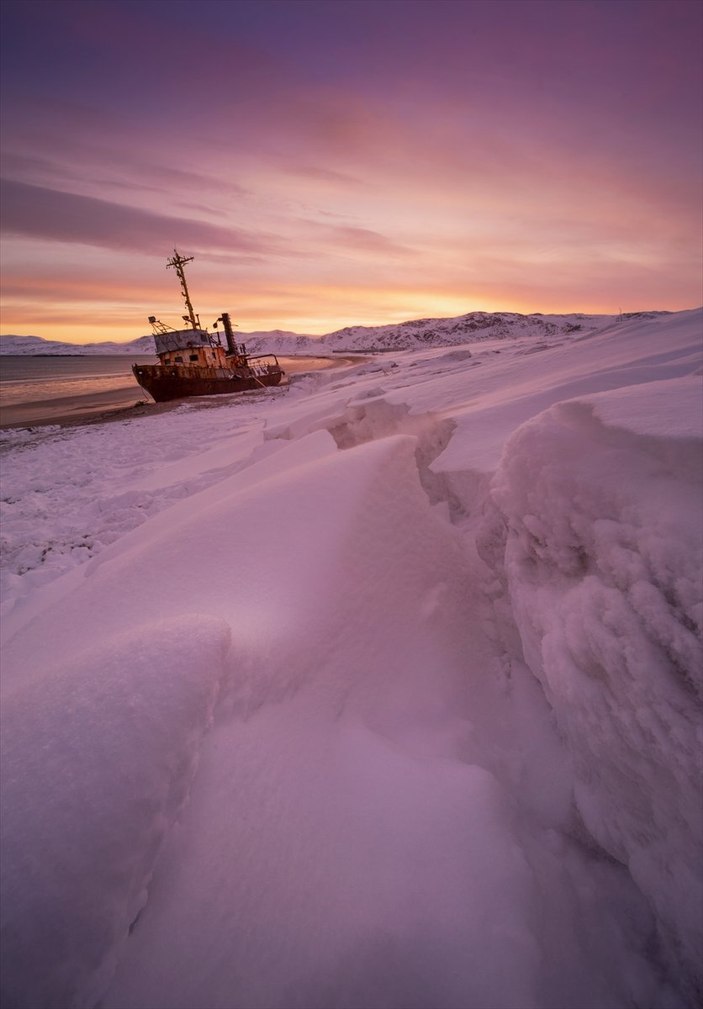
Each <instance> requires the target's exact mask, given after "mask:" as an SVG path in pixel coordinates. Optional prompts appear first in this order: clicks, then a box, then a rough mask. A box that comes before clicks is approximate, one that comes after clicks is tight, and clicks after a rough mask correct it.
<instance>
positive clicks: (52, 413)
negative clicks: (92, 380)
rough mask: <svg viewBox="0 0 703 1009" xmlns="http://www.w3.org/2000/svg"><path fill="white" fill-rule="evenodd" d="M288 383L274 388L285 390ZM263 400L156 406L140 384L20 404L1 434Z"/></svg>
mask: <svg viewBox="0 0 703 1009" xmlns="http://www.w3.org/2000/svg"><path fill="white" fill-rule="evenodd" d="M366 359H367V358H366V357H365V356H363V355H345V356H344V357H339V358H319V357H316V356H313V355H302V354H301V355H300V358H299V360H301V361H305V360H315V361H328V362H329V364H327V365H324V366H323V367H322V368H319V367H318V368H310V369H309V371H306V370H305V369H304V368H301V369H300V370H296V371H294V372H292V374H295V375H303V374H307V373H309V372H313V371H320V370H327V369H331V368H338V367H341V366H343V365H348V366H350V367H352V366H353V365H355V364H360V363H361V362H363V361H365V360H366ZM288 385H289V383H288V381H286V382H285V383H284V384H283V385H281V386H276V387H274V388H280V389H285V388H287V387H288ZM248 395H255V396H260V395H261V391H259V390H254V391H253V392H251V393H246V392H234V393H229V394H226V395H220V396H184V397H182V398H181V399H173V400H169V401H168V402H166V403H156V402H154V400H152V399H150V398H148V393H147V392H146V391H145V390H144V389H142V387H141V386H140V385H137V384H136V383H135V384H134V386H133V387H132V386H127V387H125V388H123V389H114V390H110V391H107V392H96V393H92V394H89V395H86V396H81V397H77V398H73V397H71V398H67V399H54V400H51V399H49V400H35V401H33V402H29V403H18V404H16V405H13V406H8V407H3V408H1V409H0V431H11V430H17V429H18V428H36V427H62V428H63V427H77V426H79V425H88V424H109V423H112V422H114V421H119V420H131V419H132V418H135V417H150V416H153V415H154V414H160V413H166V412H168V411H169V410H173V409H175V408H176V407H178V406H181V405H182V404H183V403H193V404H195V403H196V402H197V404H198V406H199V408H200V409H208V408H210V407H214V406H223V405H224V403H225V402H229V401H230V400H232V399H241V397H242V396H248Z"/></svg>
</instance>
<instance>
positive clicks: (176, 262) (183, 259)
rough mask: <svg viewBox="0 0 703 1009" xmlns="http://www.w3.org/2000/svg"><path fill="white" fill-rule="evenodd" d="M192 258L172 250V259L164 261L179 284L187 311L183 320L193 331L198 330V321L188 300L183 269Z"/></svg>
mask: <svg viewBox="0 0 703 1009" xmlns="http://www.w3.org/2000/svg"><path fill="white" fill-rule="evenodd" d="M192 258H193V257H192V256H182V255H181V254H180V252H179V251H178V249H174V250H173V257H172V258H171V259H167V260H166V269H168V268H169V266H173V267H174V268H175V270H176V273H177V275H178V279H179V280H180V282H181V291H182V292H183V300H184V301H185V303H186V308H187V309H188V315H187V316H186V315H184V316H183V318H184V320H187V321H190V324H191V326H192V327H193V329H200V320H199V319H198V318H197V316H196V314H195V311H194V310H193V305H192V303H191V300H190V295H189V294H188V285H187V284H186V275H185V271H184V270H183V267H184V266H185V264H186V263H190V261H191V260H192Z"/></svg>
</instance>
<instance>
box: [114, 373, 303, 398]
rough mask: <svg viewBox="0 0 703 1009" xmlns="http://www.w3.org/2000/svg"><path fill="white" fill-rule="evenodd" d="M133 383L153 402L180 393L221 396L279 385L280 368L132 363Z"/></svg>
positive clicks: (177, 395)
mask: <svg viewBox="0 0 703 1009" xmlns="http://www.w3.org/2000/svg"><path fill="white" fill-rule="evenodd" d="M132 371H133V373H134V377H135V378H136V380H137V382H139V384H140V385H141V387H142V388H143V389H145V390H146V391H147V392H148V393H149V395H150V396H151V397H152V398H153V399H154V400H156V402H157V403H165V402H167V401H168V400H171V399H181V398H182V397H184V396H222V395H226V394H228V393H233V392H248V391H250V390H252V389H261V388H262V387H268V386H274V385H279V384H280V381H281V378H282V377H283V371H282V370H280V369H279V370H277V371H274V370H271V371H262V372H261V373H260V374H258V375H257V374H250V375H247V374H237V372H236V371H229V370H227V369H225V368H198V367H193V366H190V367H189V366H188V365H176V366H170V365H161V364H135V365H132Z"/></svg>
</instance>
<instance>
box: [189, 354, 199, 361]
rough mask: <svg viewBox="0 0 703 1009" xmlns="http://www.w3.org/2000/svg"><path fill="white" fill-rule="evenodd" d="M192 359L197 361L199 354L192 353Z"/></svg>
mask: <svg viewBox="0 0 703 1009" xmlns="http://www.w3.org/2000/svg"><path fill="white" fill-rule="evenodd" d="M190 360H191V361H197V360H198V355H197V354H191V355H190Z"/></svg>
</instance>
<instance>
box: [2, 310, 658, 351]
mask: <svg viewBox="0 0 703 1009" xmlns="http://www.w3.org/2000/svg"><path fill="white" fill-rule="evenodd" d="M664 314H667V313H663V312H636V313H630V314H629V315H625V316H621V317H618V316H610V315H584V314H582V313H572V314H570V315H542V314H540V313H536V314H534V315H520V314H519V313H517V312H469V313H468V315H461V316H459V317H457V318H453V319H414V320H412V321H410V322H400V323H397V324H393V325H387V326H348V327H346V328H345V329H338V330H335V332H333V333H327V335H326V336H321V337H315V336H307V335H304V334H299V333H291V332H288V331H286V330H280V329H275V330H272V331H270V332H259V331H257V332H253V333H238V334H237V339H238V340H241V341H242V342H244V343H246V346H247V349H248V350H249V352H250V353H252V354H281V355H289V356H290V355H295V354H317V353H323V354H324V353H329V352H342V351H347V352H348V351H354V352H358V353H374V352H380V351H391V350H418V349H420V348H422V347H444V346H453V345H457V344H462V343H467V342H475V341H477V340H495V339H508V338H510V337H516V336H527V337H534V338H536V339H539V338H544V337H553V336H558V335H567V336H568V335H573V334H580V333H585V332H591V331H593V330H596V329H601V328H602V327H603V326H605V325H608V324H609V323H612V322H613V321H615V320H616V319H618V318H621V319H631V318H642V319H649V318H654V317H656V316H657V315H664ZM153 352H154V342H153V337H151V336H142V337H139V339H137V340H131V341H130V342H129V343H114V342H111V343H86V344H72V343H59V342H57V341H55V340H44V339H43V338H42V337H39V336H0V354H151V353H153Z"/></svg>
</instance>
